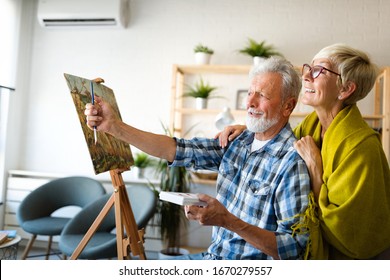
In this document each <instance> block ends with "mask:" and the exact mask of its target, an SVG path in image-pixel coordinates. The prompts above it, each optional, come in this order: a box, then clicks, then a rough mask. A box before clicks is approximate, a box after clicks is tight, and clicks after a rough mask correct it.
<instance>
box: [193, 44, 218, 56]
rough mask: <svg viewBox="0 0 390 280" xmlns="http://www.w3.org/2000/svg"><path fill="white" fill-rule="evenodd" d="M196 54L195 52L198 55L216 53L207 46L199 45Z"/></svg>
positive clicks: (195, 49)
mask: <svg viewBox="0 0 390 280" xmlns="http://www.w3.org/2000/svg"><path fill="white" fill-rule="evenodd" d="M194 52H195V53H197V52H203V53H208V54H213V53H214V50H212V49H210V48H209V47H207V46H205V45H202V44H198V45H196V46H195V48H194Z"/></svg>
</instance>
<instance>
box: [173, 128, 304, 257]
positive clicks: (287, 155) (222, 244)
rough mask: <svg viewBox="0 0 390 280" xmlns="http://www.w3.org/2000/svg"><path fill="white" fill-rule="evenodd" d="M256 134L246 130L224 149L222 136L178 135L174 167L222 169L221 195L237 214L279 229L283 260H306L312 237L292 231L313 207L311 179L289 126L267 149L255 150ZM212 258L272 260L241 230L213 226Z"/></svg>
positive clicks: (270, 142) (219, 197)
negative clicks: (187, 136)
mask: <svg viewBox="0 0 390 280" xmlns="http://www.w3.org/2000/svg"><path fill="white" fill-rule="evenodd" d="M253 139H254V133H252V132H249V131H244V132H243V133H242V134H241V135H240V136H239V137H237V138H236V139H235V140H234V141H232V142H231V143H230V145H229V146H228V147H227V148H225V149H222V148H221V147H220V145H219V143H218V139H204V138H193V139H191V140H185V139H176V141H177V148H176V158H175V161H174V162H173V163H172V165H176V166H186V167H188V168H192V169H207V170H213V171H218V179H217V199H218V200H219V201H220V202H221V203H222V204H223V205H224V206H225V207H226V208H227V209H228V210H229V212H231V213H232V214H234V215H235V216H237V217H238V218H240V219H242V220H243V221H245V222H247V223H249V224H251V225H257V226H258V227H260V228H262V229H266V230H269V231H273V232H275V235H276V240H277V246H278V253H279V257H280V258H281V259H300V258H302V256H303V253H304V250H305V247H306V243H307V239H308V235H307V234H295V235H294V236H293V235H292V229H291V227H292V225H294V224H295V223H296V222H297V221H298V220H299V218H298V217H297V214H301V213H303V212H304V210H305V209H306V207H307V205H308V195H309V192H310V178H309V173H308V170H307V167H306V165H305V163H304V161H303V160H302V158H301V157H300V156H299V155H298V153H297V151H296V150H295V149H294V147H293V142H294V141H295V137H294V134H293V132H292V130H291V127H290V125H289V124H287V125H286V126H285V127H284V128H283V129H282V130H281V132H280V133H279V134H278V135H277V136H275V137H274V138H273V139H272V140H270V141H269V142H268V143H267V144H266V145H265V146H264V147H262V148H261V149H259V150H257V151H254V152H252V153H251V152H250V150H251V144H252V142H253ZM208 253H209V254H208V256H207V255H206V256H207V257H208V258H214V259H272V258H271V257H270V256H268V255H266V254H264V253H263V252H261V251H260V250H258V249H257V248H255V247H254V246H252V245H251V244H249V243H248V242H246V241H245V240H244V239H243V238H241V237H240V236H239V235H237V234H236V233H234V232H232V231H230V230H227V229H225V228H223V227H217V226H214V227H213V234H212V242H211V245H210V247H209V248H208Z"/></svg>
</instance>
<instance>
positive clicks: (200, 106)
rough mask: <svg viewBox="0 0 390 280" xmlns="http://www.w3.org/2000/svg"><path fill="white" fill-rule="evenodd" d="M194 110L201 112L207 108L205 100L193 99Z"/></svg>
mask: <svg viewBox="0 0 390 280" xmlns="http://www.w3.org/2000/svg"><path fill="white" fill-rule="evenodd" d="M195 102H196V103H195V108H196V109H197V110H202V109H206V108H207V98H200V97H198V98H195Z"/></svg>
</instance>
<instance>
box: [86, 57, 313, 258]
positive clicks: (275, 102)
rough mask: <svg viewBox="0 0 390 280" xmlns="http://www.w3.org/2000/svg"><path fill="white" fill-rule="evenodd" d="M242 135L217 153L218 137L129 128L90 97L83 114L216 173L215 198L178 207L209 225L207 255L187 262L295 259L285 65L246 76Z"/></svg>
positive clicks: (300, 208)
mask: <svg viewBox="0 0 390 280" xmlns="http://www.w3.org/2000/svg"><path fill="white" fill-rule="evenodd" d="M250 75H251V84H250V89H249V91H248V98H247V111H248V114H247V126H248V130H246V131H245V132H244V133H242V134H241V135H240V137H238V138H236V139H235V140H234V141H232V142H231V143H230V144H229V146H227V147H225V148H221V146H220V145H219V141H218V139H206V138H194V139H191V140H187V139H177V138H172V137H169V136H166V135H158V134H153V133H150V132H146V131H142V130H139V129H136V128H134V127H132V126H130V125H128V124H126V123H124V122H122V121H121V120H120V119H118V118H117V117H116V115H115V114H113V113H112V110H111V108H110V107H109V105H108V103H106V102H104V100H102V99H100V98H96V103H95V105H92V104H87V106H86V110H85V114H86V115H87V122H88V125H89V127H90V128H93V127H96V129H97V130H98V131H103V132H106V133H109V134H111V135H113V136H114V137H116V138H118V139H121V140H122V141H125V142H127V143H129V144H131V145H133V146H135V147H137V148H138V149H140V150H143V151H144V152H146V153H148V154H150V155H153V156H156V157H159V158H162V159H166V160H167V161H168V162H169V163H170V165H172V166H186V167H188V168H194V169H208V170H213V171H217V172H218V173H219V174H218V179H217V196H216V198H213V197H210V196H207V195H205V194H199V195H198V196H199V199H200V200H202V201H204V202H206V203H207V206H205V207H199V206H185V211H186V215H187V217H188V219H191V220H198V221H199V223H200V224H202V225H211V226H213V234H212V240H211V245H210V246H209V248H208V250H207V252H204V253H202V254H197V255H194V256H193V255H191V256H189V257H188V258H189V259H200V258H203V259H217V260H220V259H299V258H302V257H303V253H304V251H305V247H306V243H307V239H308V235H307V234H306V233H305V232H304V231H303V232H299V231H298V233H297V232H294V230H293V226H294V225H295V224H296V223H297V222H298V221H299V218H300V214H302V213H303V212H304V210H305V209H306V207H307V205H308V195H309V192H310V180H309V173H308V171H307V168H306V165H305V163H304V161H303V160H302V158H301V157H300V156H299V154H298V153H297V152H296V150H295V149H294V148H293V143H294V141H295V140H296V139H295V137H294V134H293V132H292V130H291V127H290V125H289V123H288V120H289V117H290V114H291V112H292V111H293V109H294V107H295V105H296V103H297V99H298V95H299V92H300V89H301V80H300V77H299V75H298V74H297V73H296V71H295V70H294V68H293V66H292V65H291V63H289V62H288V61H286V60H285V59H283V58H276V57H271V58H269V59H267V60H265V61H264V62H263V63H261V64H259V65H258V66H255V67H254V68H253V69H252V70H251V73H250Z"/></svg>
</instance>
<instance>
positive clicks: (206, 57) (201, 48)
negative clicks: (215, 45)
mask: <svg viewBox="0 0 390 280" xmlns="http://www.w3.org/2000/svg"><path fill="white" fill-rule="evenodd" d="M194 52H195V63H196V64H210V59H211V55H212V54H214V50H212V49H210V48H209V47H206V46H205V45H202V44H198V45H196V46H195V48H194Z"/></svg>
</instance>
